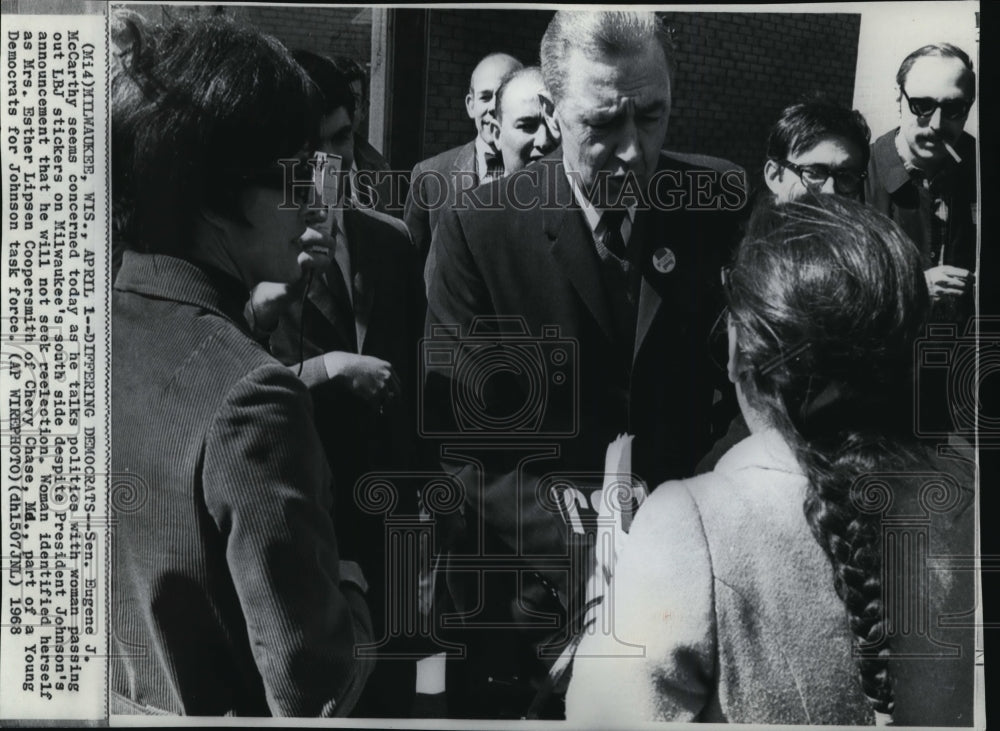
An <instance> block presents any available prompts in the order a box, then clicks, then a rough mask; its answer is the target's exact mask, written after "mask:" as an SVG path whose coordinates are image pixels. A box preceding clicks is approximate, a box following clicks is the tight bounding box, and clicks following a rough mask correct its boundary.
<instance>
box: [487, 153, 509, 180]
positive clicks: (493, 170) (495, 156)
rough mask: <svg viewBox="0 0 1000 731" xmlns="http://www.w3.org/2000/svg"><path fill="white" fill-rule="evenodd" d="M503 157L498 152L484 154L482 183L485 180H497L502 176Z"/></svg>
mask: <svg viewBox="0 0 1000 731" xmlns="http://www.w3.org/2000/svg"><path fill="white" fill-rule="evenodd" d="M503 172H504V168H503V157H502V156H501V155H500V153H499V152H487V153H486V175H485V176H484V177H483V182H484V183H485V182H486V181H487V180H493V179H494V178H499V177H501V176H503Z"/></svg>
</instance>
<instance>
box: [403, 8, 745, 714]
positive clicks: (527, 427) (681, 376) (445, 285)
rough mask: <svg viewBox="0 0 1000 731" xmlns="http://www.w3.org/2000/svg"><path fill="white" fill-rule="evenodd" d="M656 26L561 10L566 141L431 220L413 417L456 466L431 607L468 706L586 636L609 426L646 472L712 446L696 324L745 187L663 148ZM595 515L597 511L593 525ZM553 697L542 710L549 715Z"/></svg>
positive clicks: (683, 463) (512, 689)
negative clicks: (456, 497) (459, 498)
mask: <svg viewBox="0 0 1000 731" xmlns="http://www.w3.org/2000/svg"><path fill="white" fill-rule="evenodd" d="M669 61H670V55H669V39H668V37H667V35H666V33H665V31H664V29H663V28H662V26H661V25H660V22H659V21H658V20H657V19H656V17H655V16H654V15H653V14H652V13H612V12H598V13H582V12H560V13H557V14H556V16H555V18H554V19H553V21H552V23H551V24H550V26H549V28H548V30H547V31H546V34H545V37H544V39H543V41H542V69H543V73H544V76H545V82H546V86H547V88H548V90H549V92H550V93H551V95H552V102H553V103H554V119H553V122H554V123H555V124H558V126H559V129H560V131H561V134H562V149H561V151H557V152H555V153H553V154H552V155H550V156H549V157H547V158H544V159H542V160H540V161H538V162H536V163H532V164H531V165H528V166H527V167H526V168H525V169H524V170H521V171H519V172H517V173H515V174H514V175H513V176H510V177H507V178H503V179H501V180H499V181H496V182H494V183H491V184H490V185H485V186H482V187H480V188H479V189H478V190H477V191H476V193H475V195H474V198H473V200H472V202H471V204H470V206H469V207H467V208H466V209H458V210H454V211H445V212H443V213H442V214H441V216H440V220H439V222H438V225H437V229H436V230H435V233H434V240H433V244H432V247H431V253H430V257H429V260H428V263H427V269H426V272H425V274H426V277H427V281H428V283H429V290H428V319H427V334H428V336H429V337H428V339H427V340H426V341H425V353H424V365H425V367H426V372H425V387H424V398H425V400H424V404H423V413H422V416H423V419H424V428H425V430H426V432H427V433H429V434H436V435H438V436H439V437H440V438H441V439H442V442H443V445H442V454H443V455H444V456H445V457H446V466H448V467H449V468H451V469H452V470H454V471H455V473H456V474H457V475H459V476H460V477H461V479H462V480H463V485H464V488H465V491H466V500H465V509H464V512H463V513H462V514H461V516H460V517H461V520H460V521H459V522H458V523H459V524H458V525H457V526H451V529H452V531H454V534H455V535H456V536H457V537H456V538H455V540H454V542H453V544H452V545H450V546H448V547H447V548H448V553H447V566H448V570H447V571H446V572H445V573H444V575H443V583H444V585H445V588H446V589H447V591H446V592H442V593H443V594H446V595H447V599H448V600H449V601H450V602H451V605H450V607H449V609H450V612H448V613H446V615H445V616H443V617H442V624H443V626H444V627H446V628H447V627H451V628H453V630H454V632H453V639H454V641H455V642H456V643H460V644H462V645H463V646H464V648H465V653H466V657H465V659H458V658H457V657H456V658H453V662H452V663H451V670H450V672H449V673H448V677H447V682H448V696H449V706H450V710H451V712H452V713H453V714H454V715H460V716H479V715H494V716H515V717H516V716H520V715H524V714H525V713H527V711H528V707H529V705H531V703H532V699H533V698H535V696H536V693H537V691H538V689H539V687H540V684H541V680H542V679H543V678H544V677H545V674H546V671H547V669H548V666H549V665H550V664H551V662H552V660H553V659H554V658H555V657H556V656H557V655H558V654H559V652H560V650H561V649H562V648H563V647H564V646H565V644H566V642H567V641H568V640H569V638H570V637H571V636H572V634H573V633H574V632H576V631H577V630H578V626H577V624H576V623H577V621H578V619H579V618H580V617H581V616H582V614H583V610H584V607H583V595H584V585H585V582H586V580H587V578H589V573H590V567H591V563H590V561H591V559H590V555H589V553H590V550H591V545H592V541H593V536H594V521H595V520H596V516H595V515H593V512H592V511H591V512H590V516H589V518H588V510H589V506H591V505H592V504H593V503H592V502H591V500H588V497H590V496H592V494H593V492H594V491H595V489H597V488H599V487H600V486H601V484H602V481H603V476H604V460H605V451H606V448H607V446H608V444H609V442H611V441H612V440H613V439H614V438H615V437H616V435H618V434H619V433H622V432H629V433H632V434H634V435H636V439H635V442H634V450H633V455H632V456H633V459H632V471H633V473H635V475H636V477H637V478H639V479H641V480H643V481H645V483H646V484H647V485H649V487H651V488H652V487H654V486H655V485H656V484H658V483H659V482H660V481H662V480H664V479H667V478H671V477H681V476H684V475H688V474H691V473H692V471H693V468H694V465H695V463H696V461H697V459H698V458H699V456H700V455H701V454H703V453H704V452H705V451H706V450H707V449H708V447H709V445H710V443H711V439H712V435H711V434H710V427H709V419H708V414H709V410H710V407H711V405H712V402H713V396H714V395H715V393H714V392H715V390H716V388H717V384H718V380H717V378H716V376H715V374H714V373H713V370H712V368H711V367H710V365H709V363H708V348H707V344H708V337H709V332H710V330H711V325H712V322H713V321H714V319H715V318H716V317H717V315H718V314H719V311H720V299H719V294H720V292H719V289H720V277H719V267H720V264H721V258H722V253H723V252H724V251H725V250H726V249H727V245H728V243H729V241H728V240H729V239H730V238H732V237H733V236H734V235H735V232H736V222H735V220H734V219H735V216H734V215H731V214H730V213H728V212H727V209H728V210H736V209H739V208H740V207H741V206H742V205H743V203H744V202H745V181H744V176H743V173H742V171H741V170H739V169H738V168H737V167H736V166H735V165H733V164H731V163H726V162H725V161H722V160H718V159H716V158H708V157H701V156H692V155H683V156H682V155H670V154H666V153H662V152H661V147H662V144H663V141H664V137H665V134H666V130H667V122H668V119H669V115H670V108H671V78H670V67H669ZM588 521H589V522H588ZM560 702H561V701H560V692H559V689H558V688H557V689H556V692H555V693H554V694H552V696H551V697H550V698H549V702H548V703H546V704H542V703H536V704H535V707H534V710H536V711H538V713H539V715H541V716H543V717H558V716H559V715H560V714H561V708H560Z"/></svg>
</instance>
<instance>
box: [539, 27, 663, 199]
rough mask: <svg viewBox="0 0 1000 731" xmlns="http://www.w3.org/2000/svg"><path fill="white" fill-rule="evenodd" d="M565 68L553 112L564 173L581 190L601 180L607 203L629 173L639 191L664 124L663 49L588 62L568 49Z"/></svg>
mask: <svg viewBox="0 0 1000 731" xmlns="http://www.w3.org/2000/svg"><path fill="white" fill-rule="evenodd" d="M566 64H567V67H568V68H567V73H566V79H565V88H564V90H563V95H562V98H561V99H560V100H559V102H558V103H557V105H556V110H555V111H556V119H557V120H558V122H559V128H560V129H561V131H562V147H563V160H564V162H565V164H566V168H567V170H568V171H570V172H571V173H577V174H578V175H579V176H580V180H581V182H582V183H583V184H584V185H585V186H591V185H593V183H594V182H595V180H598V178H601V179H602V180H601V181H600V184H599V185H598V186H597V189H598V190H599V191H602V190H606V192H607V194H608V195H609V196H610V197H611V199H612V200H614V199H616V198H617V195H618V194H619V193H620V192H621V188H622V185H623V183H624V180H625V178H626V175H627V174H629V173H631V174H632V175H634V176H635V178H636V181H637V182H638V183H639V184H640V185H642V186H645V184H646V183H648V181H649V179H650V178H651V176H652V175H653V173H654V172H655V171H656V166H657V163H658V160H659V155H660V149H661V148H662V147H663V141H664V138H665V137H666V134H667V124H668V122H669V119H670V103H671V98H670V75H669V71H668V69H667V62H666V59H665V57H664V55H663V50H662V49H661V48H660V47H659V46H657V45H656V44H655V43H647V44H646V46H645V47H643V48H637V49H636V51H635V53H633V54H631V55H629V56H624V57H620V58H589V57H587V56H585V55H584V54H583V53H582V52H580V51H578V50H573V51H571V52H570V54H569V56H568V58H567V59H566ZM605 177H606V180H604V178H605ZM595 203H597V204H598V205H600V201H595Z"/></svg>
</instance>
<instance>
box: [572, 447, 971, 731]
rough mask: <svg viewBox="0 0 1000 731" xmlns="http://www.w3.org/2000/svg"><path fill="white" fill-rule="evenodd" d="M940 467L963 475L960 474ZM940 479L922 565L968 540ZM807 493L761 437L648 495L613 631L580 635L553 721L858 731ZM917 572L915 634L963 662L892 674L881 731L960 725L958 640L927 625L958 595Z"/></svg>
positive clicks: (965, 641) (900, 666) (965, 719)
mask: <svg viewBox="0 0 1000 731" xmlns="http://www.w3.org/2000/svg"><path fill="white" fill-rule="evenodd" d="M949 471H951V472H956V473H959V474H962V475H965V476H966V477H968V472H967V471H964V470H963V469H962V468H961V467H960V466H955V465H951V466H950V469H949ZM907 479H909V478H907ZM945 482H948V484H949V485H951V487H952V489H951V493H952V494H953V495H954V496H955V502H954V504H953V505H952V506H951V507H950V508H949V510H948V511H947V513H946V514H944V515H938V516H936V518H935V520H933V521H931V522H930V530H929V543H928V547H929V554H928V555H938V556H940V555H951V556H955V555H959V552H960V551H961V552H964V551H965V550H967V548H971V545H972V537H973V533H972V517H973V500H972V492H971V490H969V489H967V488H968V487H969V486H970V485H971V481H969V482H964V483H962V482H961V481H960V480H948V479H947V478H945ZM889 484H890V488H891V489H893V509H904V508H905V509H904V512H906V511H908V513H907V514H917V512H919V511H913V510H910V508H913V507H915V505H914V503H917V502H918V500H910V499H909V496H910V495H916V494H917V491H913V490H905V491H904V490H896V489H894V488H895V487H896V486H897V483H895V482H893V481H892V480H890V482H889ZM910 484H912V483H910ZM806 489H807V482H806V478H805V476H804V475H803V473H802V471H801V469H800V468H799V466H798V464H797V463H796V461H795V459H794V457H793V455H792V453H791V450H790V449H789V447H788V446H787V445H786V444H785V443H784V441H783V440H782V439H781V437H780V436H779V435H778V433H777V432H774V431H767V432H764V433H760V434H754V435H751V436H750V437H749V438H747V439H746V440H744V441H742V442H740V443H739V444H737V445H736V446H735V447H733V448H732V449H731V450H730V451H729V452H728V453H727V454H726V455H725V456H724V457H723V458H722V459H721V460H720V461H719V463H718V466H717V467H716V469H715V471H714V472H710V473H707V474H705V475H700V476H698V477H696V478H693V479H690V480H683V481H678V482H672V483H666V484H664V485H662V486H660V487H659V488H658V489H657V490H655V491H654V492H653V494H652V495H651V496H650V498H649V499H648V500H647V501H646V503H645V504H644V505H643V506H642V508H641V510H640V511H639V512H638V514H637V516H636V520H635V523H634V525H633V528H632V530H631V532H630V535H629V536H628V539H627V543H626V546H625V549H624V551H623V553H622V554H621V555H620V556H619V560H618V566H617V569H616V573H615V577H614V582H613V590H612V593H610V594H609V596H608V597H607V598H606V599H605V602H606V603H607V604H608V605H609V606H610V607H611V608H612V609H613V612H612V614H611V615H610V616H608V617H606V619H607V620H608V621H609V622H611V625H610V626H611V627H613V632H612V631H608V632H596V633H593V634H590V635H588V636H587V637H585V638H584V640H583V641H582V642H581V644H580V647H579V649H578V651H577V656H576V659H575V661H574V669H573V678H572V681H571V683H570V687H569V692H568V694H567V701H566V713H567V718H568V719H569V720H570V721H573V722H574V723H578V724H587V725H590V724H593V725H596V726H603V727H608V726H615V725H620V724H626V725H627V724H633V723H635V722H637V721H652V720H670V721H695V720H697V721H730V722H739V723H798V724H817V723H837V724H851V725H854V724H871V723H873V722H874V721H875V716H874V712H873V711H872V709H871V706H870V704H869V703H868V701H867V700H866V699H865V696H864V694H863V693H862V690H861V686H860V682H859V679H858V671H857V666H856V663H855V661H854V659H853V658H852V656H851V652H852V650H851V648H852V641H851V636H850V632H849V629H848V625H847V620H846V616H845V609H844V607H843V604H842V602H841V600H840V599H839V598H838V597H837V595H836V593H835V591H834V588H833V581H832V575H831V568H830V563H829V561H828V560H827V558H826V556H825V554H824V553H823V551H822V549H821V548H820V546H819V544H818V543H817V542H816V540H815V539H814V538H813V536H812V534H811V532H810V530H809V527H808V524H807V522H806V519H805V516H804V513H803V500H804V498H805V495H806ZM920 504H921V506H924V498H923V497H921V498H920ZM963 543H964V544H967V545H966V547H964V548H963V547H962V544H963ZM930 573H931V577H930V581H929V585H930V592H929V596H930V607H931V612H930V622H931V623H930V634H931V635H932V636H933V637H934V638H935V640H937V641H938V642H940V641H942V640H952V641H955V640H958V642H957V644H960V645H961V646H962V655H961V656H960V657H957V658H944V657H935V658H929V659H927V658H925V659H923V660H901V661H899V662H898V663H894V664H893V672H894V674H895V675H896V677H897V686H896V703H897V716H896V718H895V722H896V723H897V724H900V723H902V722H904V721H905V722H906V723H912V724H919V725H924V724H928V725H931V724H933V725H945V724H964V725H971V723H972V716H971V711H972V702H971V699H972V671H973V665H972V652H971V649H972V645H971V637H972V633H971V630H969V629H963V630H955V629H951V630H948V629H941V628H938V627H936V626H935V625H936V624H937V622H936V620H937V619H938V618H939V617H941V616H943V612H942V611H941V608H942V607H949V608H952V609H972V607H973V606H974V604H973V595H972V593H971V591H970V589H971V584H970V583H969V582H968V581H963V580H962V579H958V580H956V576H958V575H957V574H951V575H950V576H949V575H947V574H945V573H943V572H930ZM907 606H908V607H909V606H912V605H907ZM629 643H631V645H632V646H629ZM893 647H894V651H896V650H899V649H900V648H901V645H894V646H893ZM939 647H943V645H941V646H939ZM629 655H631V656H629ZM918 664H919V665H922V668H923V670H921V669H920V667H919V666H918ZM925 670H926V671H927V672H924V671H925Z"/></svg>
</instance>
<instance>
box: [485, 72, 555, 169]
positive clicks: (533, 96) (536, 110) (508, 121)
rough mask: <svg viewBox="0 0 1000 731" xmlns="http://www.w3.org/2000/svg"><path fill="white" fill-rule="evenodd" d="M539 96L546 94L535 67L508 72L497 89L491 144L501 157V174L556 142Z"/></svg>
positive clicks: (544, 152)
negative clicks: (502, 167)
mask: <svg viewBox="0 0 1000 731" xmlns="http://www.w3.org/2000/svg"><path fill="white" fill-rule="evenodd" d="M543 96H544V97H546V98H547V96H548V95H547V94H546V92H545V82H544V81H543V80H542V70H541V69H540V68H539V67H538V66H528V67H527V68H523V69H521V70H519V71H514V72H512V73H510V74H508V75H507V76H505V77H504V80H503V83H501V84H500V88H499V89H497V93H496V111H495V112H494V116H495V117H496V123H495V124H494V125H493V143H494V144H495V145H496V148H497V150H499V151H500V155H501V156H502V157H503V166H504V174H505V175H510V174H511V173H515V172H517V171H518V170H520V169H522V168H523V167H524V166H525V165H527V164H528V163H529V162H532V161H534V160H539V159H541V158H542V157H544V156H545V155H547V154H548V153H550V152H552V150H554V149H556V147H557V146H558V145H559V132H558V130H557V129H556V128H555V126H554V125H553V126H550V125H549V124H548V122H547V121H546V119H545V114H544V113H543V109H542V97H543Z"/></svg>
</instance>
